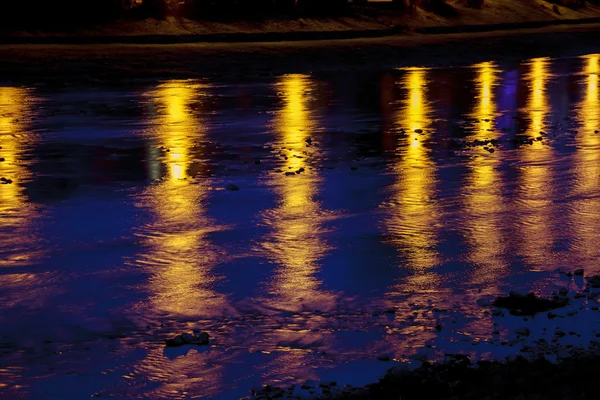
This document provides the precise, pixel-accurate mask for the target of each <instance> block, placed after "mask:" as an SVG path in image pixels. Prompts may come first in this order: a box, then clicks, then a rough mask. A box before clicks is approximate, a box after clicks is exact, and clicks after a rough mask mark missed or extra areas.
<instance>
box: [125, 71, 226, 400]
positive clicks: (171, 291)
mask: <svg viewBox="0 0 600 400" xmlns="http://www.w3.org/2000/svg"><path fill="white" fill-rule="evenodd" d="M202 90H205V86H203V85H201V84H196V83H194V82H190V81H170V82H167V83H163V84H160V85H158V86H157V87H156V88H155V89H154V90H152V91H151V92H149V93H147V94H146V98H148V99H149V103H150V105H151V106H152V107H151V108H152V109H154V110H155V111H156V112H155V116H154V117H153V119H152V120H151V121H150V124H149V126H150V128H149V131H148V136H149V137H151V138H153V139H154V140H155V142H154V148H157V147H158V148H160V149H161V151H160V152H154V153H152V152H150V155H151V156H152V155H153V154H154V155H155V156H156V157H157V159H156V160H149V162H150V163H151V164H152V163H154V164H156V163H162V164H163V165H164V168H161V167H160V164H159V165H150V170H151V173H152V171H154V174H157V172H156V171H160V170H161V169H162V170H163V171H164V174H163V175H164V177H163V179H160V180H158V181H156V182H155V183H154V184H153V185H151V186H150V187H149V188H148V189H147V190H146V191H145V192H144V193H143V194H142V195H141V196H140V206H141V207H143V208H147V209H149V210H150V211H151V216H152V217H153V221H152V222H151V223H148V224H147V225H145V226H142V227H141V229H140V232H139V236H140V237H141V238H142V240H143V244H144V248H145V252H144V253H142V254H140V255H138V257H137V259H136V260H135V265H136V266H138V267H141V268H142V269H144V270H145V271H146V272H147V273H148V275H149V278H148V289H149V292H150V299H149V302H148V303H147V304H145V305H144V308H150V310H144V311H143V314H144V315H145V316H147V317H148V318H150V319H153V318H156V319H158V320H159V321H162V318H165V317H168V318H173V317H175V316H179V317H189V318H191V319H196V320H197V319H198V318H212V317H220V316H222V315H229V314H230V313H229V311H228V310H227V311H226V310H225V308H226V307H228V305H227V302H226V299H225V296H224V295H223V294H221V293H218V292H216V291H215V290H214V285H215V284H216V282H217V281H218V277H217V276H216V275H215V274H214V273H213V272H212V270H213V268H214V266H215V265H216V263H217V250H216V248H215V246H214V245H213V244H212V243H211V242H210V240H209V238H208V234H209V233H210V232H212V231H215V230H216V229H218V228H217V227H216V226H215V225H216V224H215V222H214V221H212V220H211V219H210V218H209V217H208V216H207V215H206V209H205V207H206V206H205V203H206V201H207V196H208V193H209V184H208V183H207V182H206V180H203V181H202V182H194V180H193V179H191V178H192V176H190V175H191V174H190V165H191V164H192V161H193V158H194V154H193V151H194V150H193V149H195V148H196V147H194V144H195V143H197V142H199V141H201V140H202V137H203V135H204V130H203V123H202V119H201V115H198V113H197V111H196V110H195V108H197V107H194V106H195V105H197V104H199V98H200V96H201V94H202ZM196 151H198V150H196ZM158 174H159V175H160V172H158ZM148 322H150V321H148ZM152 322H156V321H152ZM191 328H192V327H190V328H189V329H186V328H180V329H182V330H187V331H191ZM162 351H163V349H162V347H161V348H154V347H152V348H150V352H149V354H148V356H147V357H146V358H145V359H144V360H142V361H141V362H140V363H139V364H138V365H136V366H135V372H137V373H143V374H145V375H148V376H149V379H151V380H156V381H160V382H163V383H164V382H165V381H166V380H167V381H168V382H169V383H168V384H164V385H160V386H159V387H157V389H156V391H155V392H153V395H155V396H157V397H172V396H173V395H174V393H178V395H181V393H182V391H185V390H186V389H188V390H192V389H193V387H194V386H196V387H197V388H202V390H204V391H205V392H206V393H209V392H211V391H213V390H217V389H218V388H220V387H221V382H222V380H223V371H222V368H221V367H218V368H213V369H211V370H210V371H207V372H206V373H199V371H198V370H197V366H198V365H199V364H204V363H205V362H206V361H205V357H206V354H205V353H197V354H190V355H188V356H186V357H178V358H176V359H175V360H169V359H167V358H165V357H164V355H163V354H162ZM166 376H168V379H166V378H165V377H166ZM190 377H193V378H190Z"/></svg>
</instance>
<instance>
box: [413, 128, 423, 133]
mask: <svg viewBox="0 0 600 400" xmlns="http://www.w3.org/2000/svg"><path fill="white" fill-rule="evenodd" d="M415 133H423V129H415Z"/></svg>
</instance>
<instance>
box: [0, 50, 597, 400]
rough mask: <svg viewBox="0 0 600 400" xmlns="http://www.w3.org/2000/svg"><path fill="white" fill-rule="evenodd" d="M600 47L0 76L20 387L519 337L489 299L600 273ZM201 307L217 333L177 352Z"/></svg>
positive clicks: (338, 375)
mask: <svg viewBox="0 0 600 400" xmlns="http://www.w3.org/2000/svg"><path fill="white" fill-rule="evenodd" d="M599 60H600V55H589V56H586V57H581V58H574V59H557V60H551V59H534V60H530V61H527V62H524V63H522V64H519V65H506V64H502V63H494V62H489V63H482V64H477V65H474V66H472V67H469V68H442V69H426V68H409V69H402V70H394V71H387V72H384V73H360V74H359V73H357V74H354V73H348V74H341V75H335V76H328V75H320V76H312V75H285V76H280V77H277V78H275V79H273V80H272V81H255V82H241V83H240V82H210V81H166V82H162V83H160V84H158V85H154V86H137V87H128V88H123V87H118V88H114V89H93V88H90V89H89V90H87V91H82V90H78V91H77V90H50V89H44V88H21V87H0V147H1V148H0V157H1V159H2V161H1V162H0V177H4V178H6V179H10V180H12V183H8V184H2V185H0V288H1V290H0V302H1V304H2V305H3V307H2V309H1V311H0V354H1V355H2V356H1V358H0V394H2V395H3V396H8V397H10V398H37V399H39V398H49V397H53V396H55V397H58V398H83V397H89V396H90V395H92V394H96V395H101V396H107V397H116V398H123V397H128V398H159V397H162V398H195V397H203V396H211V397H218V398H236V397H240V396H244V395H246V394H247V393H248V389H250V388H251V387H252V386H253V385H255V384H259V383H277V384H291V383H295V382H298V381H303V380H305V379H309V378H313V379H328V378H329V379H336V380H338V381H344V380H347V381H349V382H353V383H359V384H360V383H366V382H368V381H369V380H373V379H375V378H377V376H378V375H380V374H382V373H383V372H384V371H385V369H386V368H388V367H389V366H390V365H389V364H388V363H382V362H379V361H377V360H376V357H377V356H378V355H380V354H389V355H391V356H392V357H393V358H394V359H395V360H398V361H406V362H409V361H410V360H414V356H415V355H421V356H423V354H424V355H425V356H426V357H428V358H432V359H435V358H436V357H439V356H443V354H444V353H445V352H456V351H463V352H467V353H473V354H476V355H479V356H486V355H491V356H500V357H501V356H504V355H506V354H507V353H508V354H509V353H510V351H509V350H506V349H505V348H503V347H501V346H500V345H499V344H498V342H499V338H498V337H495V336H494V335H493V334H492V330H494V329H497V330H499V331H501V333H500V335H504V334H505V333H506V334H508V333H507V332H508V327H504V326H496V327H493V324H494V320H493V317H492V316H491V315H489V314H488V313H487V312H484V311H482V309H481V307H479V305H478V300H482V299H485V298H489V296H490V295H498V294H502V293H506V292H508V291H509V290H523V291H524V290H535V291H537V292H538V293H542V294H548V293H549V292H551V291H552V290H554V289H555V288H556V285H560V284H564V282H561V281H560V279H561V278H560V276H559V275H558V274H556V273H555V270H556V269H557V268H565V269H571V270H572V269H575V268H584V269H585V270H586V273H597V272H599V271H600V266H599V265H598V259H599V256H600V243H599V241H598V240H599V239H598V238H599V237H600V134H599V130H600V90H599V88H598V85H599V78H598V74H599V70H600V67H599V65H600V61H599ZM228 185H235V186H237V187H238V188H239V190H237V191H236V190H226V187H227V186H228ZM389 309H394V310H395V314H392V313H386V312H385V311H386V310H389ZM593 323H596V324H597V323H598V321H594V322H593ZM438 325H441V326H443V327H444V329H443V330H442V331H438V329H436V326H438ZM599 326H600V325H599ZM192 328H199V329H202V330H206V331H208V332H209V333H210V334H211V338H212V339H211V346H210V347H204V348H186V347H184V348H182V349H178V350H171V349H167V350H165V349H164V345H163V340H164V339H165V338H166V337H170V336H173V335H174V334H177V333H180V332H182V331H186V330H191V329H192ZM411 357H412V358H411ZM363 381H365V382H363ZM8 397H7V398H8Z"/></svg>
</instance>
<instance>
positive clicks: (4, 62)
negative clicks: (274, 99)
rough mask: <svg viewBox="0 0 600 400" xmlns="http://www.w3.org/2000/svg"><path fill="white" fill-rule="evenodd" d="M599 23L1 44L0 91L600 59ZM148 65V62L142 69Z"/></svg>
mask: <svg viewBox="0 0 600 400" xmlns="http://www.w3.org/2000/svg"><path fill="white" fill-rule="evenodd" d="M599 33H600V24H588V25H578V26H574V27H570V26H569V27H565V26H553V27H547V28H540V29H533V30H509V31H493V32H486V33H469V34H465V33H463V34H444V35H442V34H436V35H422V34H413V35H399V36H390V37H384V38H371V39H351V40H324V41H317V42H311V41H304V42H274V43H247V44H246V43H239V44H235V43H234V44H224V43H205V44H175V45H126V44H120V45H116V44H113V45H87V46H78V45H2V46H0V84H8V85H25V86H32V85H33V86H47V85H51V86H59V87H63V86H99V85H102V86H106V85H123V84H135V83H152V82H157V81H160V80H172V79H222V80H227V79H231V80H252V79H262V78H270V77H272V76H273V75H280V74H289V73H328V72H343V71H384V70H389V69H393V68H400V67H408V66H462V65H472V64H474V63H478V62H483V61H490V60H496V61H498V62H520V61H522V60H523V59H529V58H535V57H575V56H581V55H585V54H590V53H598V52H600V42H598V39H597V37H598V34H599ZM149 60H152V62H148V61H149Z"/></svg>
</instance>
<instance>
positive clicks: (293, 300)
mask: <svg viewBox="0 0 600 400" xmlns="http://www.w3.org/2000/svg"><path fill="white" fill-rule="evenodd" d="M278 87H279V88H280V90H281V92H282V98H283V101H284V106H283V108H282V109H281V111H280V112H279V113H278V115H277V117H276V120H275V127H276V129H277V131H278V132H279V134H280V135H281V142H283V144H284V146H285V154H286V160H285V161H284V165H283V170H284V172H295V171H298V170H299V169H300V168H304V169H305V171H304V172H302V173H300V174H295V175H293V176H286V175H284V174H283V173H280V174H277V175H275V176H274V184H275V186H276V193H277V196H278V202H279V206H278V208H277V209H276V210H273V214H272V219H271V224H272V225H273V230H274V233H273V237H272V238H271V240H269V241H267V242H265V243H264V246H265V248H266V249H267V250H268V252H269V254H270V256H271V257H272V258H273V259H274V261H275V262H276V263H277V264H278V265H279V270H278V271H277V274H276V278H275V280H274V287H273V290H274V291H275V292H276V293H277V295H278V298H279V300H278V301H281V302H282V304H280V306H281V307H282V308H287V306H286V305H285V304H284V303H286V302H287V303H289V305H291V306H292V307H294V306H297V305H298V304H297V303H298V302H299V301H303V300H304V301H311V300H317V299H319V298H320V296H321V295H322V292H321V291H320V290H319V286H320V282H319V281H318V280H317V279H316V278H315V277H314V274H315V273H316V272H317V271H318V270H319V269H320V267H321V266H320V265H319V260H320V259H321V257H322V256H323V254H324V253H325V252H326V250H327V244H326V243H325V242H324V241H323V240H322V239H321V238H320V237H319V232H320V231H322V223H323V211H322V210H321V208H320V204H319V203H318V202H317V201H316V200H315V196H316V195H317V193H318V185H319V183H320V182H321V179H320V178H319V177H318V176H316V171H315V170H309V165H308V163H307V157H308V155H307V154H304V153H303V152H304V151H305V150H307V147H306V143H305V140H306V139H307V138H308V137H309V136H310V132H311V131H312V130H313V129H314V128H315V123H314V122H313V121H312V120H311V114H310V110H309V109H308V108H307V104H306V103H307V94H308V91H309V88H310V80H309V78H308V77H307V76H305V75H286V76H284V77H283V78H282V81H281V82H280V83H279V84H278Z"/></svg>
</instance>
